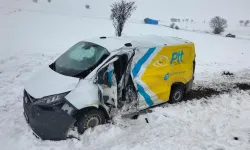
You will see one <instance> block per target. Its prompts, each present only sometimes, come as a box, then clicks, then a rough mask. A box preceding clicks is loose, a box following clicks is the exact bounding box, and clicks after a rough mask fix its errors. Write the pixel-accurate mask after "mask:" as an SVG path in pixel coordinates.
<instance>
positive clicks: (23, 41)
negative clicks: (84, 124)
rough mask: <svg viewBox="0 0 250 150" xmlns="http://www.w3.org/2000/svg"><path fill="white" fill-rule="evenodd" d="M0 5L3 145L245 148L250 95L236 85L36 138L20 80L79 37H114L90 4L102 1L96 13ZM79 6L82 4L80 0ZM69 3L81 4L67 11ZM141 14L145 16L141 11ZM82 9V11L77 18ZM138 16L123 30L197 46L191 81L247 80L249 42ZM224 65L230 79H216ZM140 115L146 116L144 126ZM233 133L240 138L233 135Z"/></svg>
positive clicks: (249, 141) (53, 149)
mask: <svg viewBox="0 0 250 150" xmlns="http://www.w3.org/2000/svg"><path fill="white" fill-rule="evenodd" d="M0 2H1V5H0V20H1V24H0V33H1V34H0V83H1V86H0V131H1V132H0V149H1V150H16V149H18V150H22V149H23V150H29V149H30V150H34V149H48V150H64V149H65V150H66V149H72V150H74V149H76V150H77V149H95V150H97V149H104V150H105V149H107V150H108V149H112V150H116V149H119V150H123V149H124V150H127V149H133V150H139V149H144V150H145V149H150V150H151V149H162V150H163V149H164V150H165V149H207V150H224V149H227V150H228V149H229V150H230V149H232V150H234V149H240V150H247V149H249V148H250V126H249V124H250V115H249V114H250V92H249V91H236V90H235V91H232V92H231V93H229V94H223V95H219V96H215V97H212V98H209V99H201V100H192V101H187V102H183V103H180V104H175V105H168V104H165V105H164V107H156V108H153V109H152V110H153V112H152V113H148V114H144V115H141V116H140V117H139V118H138V119H137V120H131V119H124V118H119V116H117V118H116V119H115V123H114V124H106V125H102V126H98V127H96V128H95V129H94V130H88V131H87V132H86V133H84V135H82V136H81V140H80V141H77V140H75V139H74V140H73V139H69V140H66V141H60V142H52V141H41V140H39V139H36V138H35V137H34V136H33V135H32V131H31V129H30V128H29V126H28V125H27V124H26V122H25V119H24V117H23V108H22V92H23V85H24V83H25V82H26V81H27V80H28V79H29V77H30V76H31V75H32V74H33V73H34V72H36V71H37V70H38V69H40V68H41V67H42V66H43V65H47V64H49V63H51V62H52V60H53V59H55V58H56V57H57V56H58V55H60V54H61V53H63V52H64V51H66V50H67V49H68V48H69V47H70V46H71V45H73V44H74V43H76V42H78V41H79V40H82V39H84V38H90V37H96V36H112V35H114V30H113V27H112V23H111V22H110V21H109V20H108V19H107V18H108V13H107V10H105V9H104V8H105V7H108V6H109V5H108V3H105V4H104V3H100V4H99V6H103V9H101V10H100V12H98V11H95V10H99V8H101V7H98V8H95V5H94V4H97V3H99V1H98V2H97V1H93V2H91V3H92V5H91V9H92V8H93V10H90V11H93V13H94V12H95V13H94V14H93V13H87V12H88V10H80V9H79V8H80V7H79V6H78V5H77V3H75V4H71V3H69V2H67V3H62V4H60V2H59V1H56V3H57V4H59V6H58V7H57V5H55V4H52V3H51V4H52V5H48V4H47V3H45V2H41V3H38V4H33V3H31V2H30V1H29V0H22V1H21V0H19V1H14V0H13V1H8V2H5V1H3V0H1V1H0ZM88 2H90V1H88ZM140 2H141V1H140ZM79 4H81V5H82V6H81V7H82V8H84V6H85V3H84V2H81V3H79ZM67 6H71V9H70V8H69V7H67ZM72 7H73V8H78V9H73V10H74V11H70V10H72ZM59 8H61V9H59ZM31 10H32V11H31ZM138 11H140V12H138V14H142V12H141V11H142V10H140V9H138ZM84 12H86V13H85V16H84V15H79V13H84ZM145 12H146V11H145ZM91 15H92V16H91ZM100 16H101V17H100ZM138 16H139V15H138ZM98 17H99V18H98ZM105 17H107V18H105ZM140 19H141V18H139V17H138V18H136V16H133V19H131V20H132V21H131V22H130V23H128V24H127V25H126V27H125V31H124V34H125V35H140V34H157V35H168V36H177V37H181V38H185V39H188V40H190V41H193V42H194V43H195V44H196V53H197V58H196V60H197V67H196V78H195V83H196V85H203V86H206V87H217V86H218V85H219V84H220V83H223V84H224V83H227V84H229V83H230V81H232V82H250V75H249V74H250V65H249V64H250V63H249V57H248V56H250V51H249V47H250V41H248V40H241V39H231V38H225V37H221V36H214V35H209V34H204V33H195V32H189V31H181V30H180V31H177V30H172V29H169V28H166V27H163V26H150V25H144V24H140V23H139V22H137V20H140ZM224 70H226V71H231V72H233V73H235V77H234V78H225V77H221V76H220V74H221V72H222V71H224ZM145 118H148V120H149V124H147V123H146V121H145ZM234 137H238V138H239V139H238V140H234Z"/></svg>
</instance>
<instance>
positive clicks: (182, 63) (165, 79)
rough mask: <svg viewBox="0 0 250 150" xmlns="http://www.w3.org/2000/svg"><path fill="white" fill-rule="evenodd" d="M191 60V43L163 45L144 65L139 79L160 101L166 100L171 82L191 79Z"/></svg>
mask: <svg viewBox="0 0 250 150" xmlns="http://www.w3.org/2000/svg"><path fill="white" fill-rule="evenodd" d="M193 60H194V48H193V44H181V45H174V46H164V47H163V48H162V49H161V50H160V51H159V52H157V54H156V55H155V57H154V58H153V59H152V60H151V62H150V63H149V65H148V66H147V67H146V69H145V72H144V73H143V75H142V76H141V80H142V81H143V82H144V83H145V84H146V85H147V86H148V87H149V89H150V90H151V91H152V92H153V93H154V94H156V96H157V98H158V99H159V100H160V101H167V100H169V96H170V91H171V86H172V84H173V83H176V82H181V83H183V84H186V83H187V82H188V81H190V80H191V79H192V77H193Z"/></svg>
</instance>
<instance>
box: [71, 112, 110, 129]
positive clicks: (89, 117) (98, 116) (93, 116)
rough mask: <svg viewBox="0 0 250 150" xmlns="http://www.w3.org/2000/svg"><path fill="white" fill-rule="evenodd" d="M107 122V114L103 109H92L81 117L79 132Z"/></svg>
mask: <svg viewBox="0 0 250 150" xmlns="http://www.w3.org/2000/svg"><path fill="white" fill-rule="evenodd" d="M104 123H105V115H104V113H103V112H102V111H101V110H98V109H91V110H89V111H86V112H84V113H83V115H82V116H81V117H80V118H79V120H78V122H77V124H76V127H77V130H78V133H80V134H82V133H84V131H85V130H87V129H88V128H94V127H95V126H97V125H100V124H104Z"/></svg>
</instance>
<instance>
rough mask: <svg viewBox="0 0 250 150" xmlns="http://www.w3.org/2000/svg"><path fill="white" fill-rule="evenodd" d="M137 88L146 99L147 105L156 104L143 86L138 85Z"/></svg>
mask: <svg viewBox="0 0 250 150" xmlns="http://www.w3.org/2000/svg"><path fill="white" fill-rule="evenodd" d="M137 88H138V92H139V93H140V94H141V95H142V97H143V98H144V99H145V101H146V103H147V104H148V105H149V106H152V105H153V104H154V102H153V101H152V99H151V98H150V96H149V95H148V94H147V93H146V92H145V90H144V88H143V87H142V86H141V85H139V84H137Z"/></svg>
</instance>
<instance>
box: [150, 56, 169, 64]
mask: <svg viewBox="0 0 250 150" xmlns="http://www.w3.org/2000/svg"><path fill="white" fill-rule="evenodd" d="M168 64H169V59H168V57H167V56H164V55H161V56H160V58H159V60H157V61H155V62H154V64H153V65H154V66H155V67H165V66H167V65H168Z"/></svg>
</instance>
